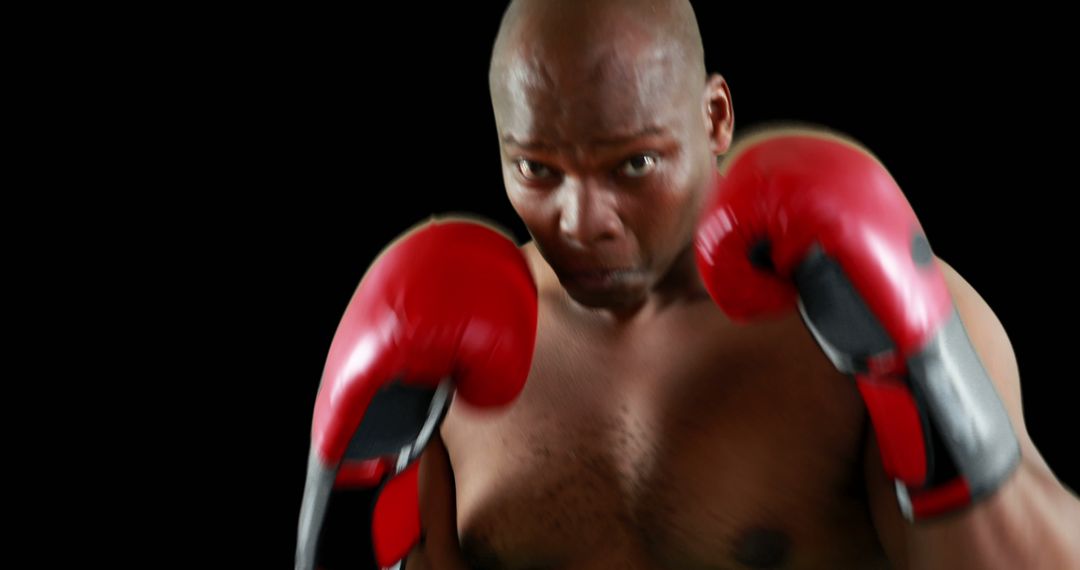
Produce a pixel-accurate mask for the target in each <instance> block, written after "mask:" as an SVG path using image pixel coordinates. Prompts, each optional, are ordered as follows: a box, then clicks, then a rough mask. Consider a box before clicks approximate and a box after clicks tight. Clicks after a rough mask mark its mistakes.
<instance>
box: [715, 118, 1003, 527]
mask: <svg viewBox="0 0 1080 570" xmlns="http://www.w3.org/2000/svg"><path fill="white" fill-rule="evenodd" d="M728 161H729V164H727V165H725V169H726V173H725V174H724V175H723V176H721V175H717V177H716V179H715V180H716V184H715V186H714V188H713V190H714V193H713V194H712V195H711V196H710V198H709V200H708V202H707V205H706V208H705V210H704V212H703V213H702V217H701V219H700V221H699V225H698V231H697V237H696V241H695V250H696V254H697V264H698V270H699V271H700V273H701V276H702V279H703V280H704V282H705V285H706V287H707V289H708V290H709V294H710V296H711V297H712V298H713V300H714V301H715V302H716V303H717V304H718V305H719V306H720V308H721V309H722V310H723V311H724V312H725V313H726V314H728V315H729V316H730V317H731V318H732V319H734V320H738V321H747V320H749V319H752V318H754V317H757V316H761V315H768V314H772V313H778V312H781V311H786V310H790V309H791V308H792V307H793V306H797V307H798V309H799V311H800V315H801V316H802V318H803V321H804V322H805V323H806V325H807V327H808V328H809V329H810V331H811V332H812V333H813V335H814V337H815V339H816V340H817V342H818V344H819V345H820V346H821V347H822V349H823V350H824V352H825V353H826V355H828V357H829V358H830V360H831V361H832V362H833V364H835V365H836V367H837V368H838V369H839V370H841V371H843V372H845V373H849V374H852V375H854V377H855V380H856V385H857V386H858V388H859V391H860V393H861V394H862V396H863V400H864V402H865V403H866V407H867V411H868V412H869V414H870V419H871V421H872V423H873V426H874V430H875V434H876V437H877V440H878V444H879V446H880V449H881V454H882V460H883V464H884V467H885V471H886V473H887V474H888V475H889V476H891V477H893V478H894V479H895V480H896V481H897V495H898V500H899V502H900V506H901V510H902V511H903V512H904V515H905V516H906V517H907V518H908V520H915V519H921V518H925V517H930V516H934V515H938V514H943V513H947V512H952V511H955V510H957V509H959V508H962V507H963V506H965V505H968V504H971V503H972V502H974V501H976V500H978V499H980V498H982V497H985V496H987V495H989V494H991V493H992V492H993V491H994V490H996V489H997V488H998V487H999V486H1000V485H1001V484H1002V483H1003V482H1004V481H1005V480H1006V479H1007V478H1008V477H1009V475H1010V474H1011V473H1012V472H1013V471H1014V469H1015V468H1016V466H1017V465H1018V464H1019V458H1020V446H1019V442H1018V440H1017V438H1016V435H1015V433H1014V432H1013V429H1012V425H1011V423H1010V421H1009V417H1008V414H1007V412H1006V411H1005V407H1004V405H1003V404H1002V403H1001V400H1000V399H999V397H998V395H997V393H996V392H995V390H994V387H993V384H992V382H991V380H990V378H989V376H988V375H987V373H986V370H985V369H984V367H983V365H982V363H981V362H980V360H979V358H978V355H977V354H976V352H975V349H974V348H973V347H972V345H971V342H970V340H969V339H968V337H967V333H966V331H965V330H964V327H963V324H962V323H961V321H960V318H959V316H958V314H957V312H956V309H955V307H954V305H953V302H952V299H951V297H950V295H949V292H948V289H947V286H946V284H945V280H944V277H943V276H942V274H941V271H940V269H939V267H938V265H937V264H936V263H935V262H934V256H933V254H932V252H931V250H930V245H929V242H928V241H927V239H926V236H925V234H924V232H923V229H922V226H921V225H920V224H919V221H918V219H917V218H916V217H915V213H914V212H913V211H912V209H911V206H910V204H908V202H907V200H906V198H905V197H904V195H903V193H902V192H901V190H900V188H899V187H898V186H897V184H896V182H895V181H894V180H893V178H892V176H891V175H889V173H888V171H886V169H885V168H884V167H883V166H882V165H881V164H880V163H879V162H878V161H877V160H876V159H875V158H874V157H873V156H871V155H870V154H869V153H868V152H866V151H865V150H862V149H860V148H857V146H856V145H855V144H853V143H848V142H845V141H842V140H840V139H838V138H836V137H832V136H829V135H826V134H824V133H811V132H802V133H800V132H779V133H775V132H774V133H769V134H766V135H764V136H761V135H759V136H758V137H755V138H754V139H752V140H751V141H750V142H748V143H746V145H745V146H744V147H743V148H741V149H739V150H738V151H737V154H733V155H732V156H731V157H729V158H728Z"/></svg>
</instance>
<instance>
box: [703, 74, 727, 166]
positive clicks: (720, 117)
mask: <svg viewBox="0 0 1080 570" xmlns="http://www.w3.org/2000/svg"><path fill="white" fill-rule="evenodd" d="M704 112H705V121H706V128H707V129H708V131H707V132H708V135H709V146H710V149H711V150H712V153H713V154H714V155H721V154H724V153H726V152H727V151H728V149H729V148H731V139H732V136H733V135H734V132H735V111H734V109H733V108H732V106H731V90H730V89H729V88H728V84H727V81H725V80H724V78H723V77H722V76H721V75H720V74H719V73H713V74H711V75H709V78H708V80H707V81H706V82H705V97H704Z"/></svg>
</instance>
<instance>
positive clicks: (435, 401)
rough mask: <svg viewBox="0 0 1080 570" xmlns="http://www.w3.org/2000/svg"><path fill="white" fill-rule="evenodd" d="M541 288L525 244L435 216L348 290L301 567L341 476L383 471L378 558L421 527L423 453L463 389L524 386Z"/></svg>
mask: <svg viewBox="0 0 1080 570" xmlns="http://www.w3.org/2000/svg"><path fill="white" fill-rule="evenodd" d="M536 324H537V291H536V284H535V283H534V281H533V278H532V274H531V273H530V270H529V266H528V263H527V262H526V260H525V257H524V256H523V255H522V254H521V252H520V251H518V248H517V246H516V245H515V244H514V243H513V242H512V241H511V240H510V239H508V238H507V237H506V236H504V235H502V234H501V233H499V232H497V231H495V230H493V229H492V228H490V227H487V226H485V225H482V224H480V223H477V222H472V221H468V220H446V221H437V220H432V221H430V222H429V223H426V224H423V225H421V226H420V227H418V228H414V229H413V230H412V231H410V232H408V233H406V234H405V235H404V236H402V237H401V238H399V239H398V240H396V241H395V242H394V243H393V244H392V245H391V246H390V247H388V248H387V249H386V250H385V251H383V252H382V254H380V256H379V257H378V258H377V259H376V260H375V262H374V263H373V264H372V266H371V267H370V268H369V270H368V272H367V273H366V274H365V276H364V278H363V279H362V280H361V282H360V286H359V287H358V288H357V290H356V293H355V294H354V295H353V298H352V300H351V301H350V302H349V305H348V308H347V309H346V310H345V315H344V316H343V317H342V319H341V323H340V324H339V325H338V330H337V332H336V333H335V335H334V340H333V342H332V344H331V346H330V353H329V355H328V357H327V360H326V367H325V369H324V370H323V376H322V383H321V384H320V386H319V395H318V398H317V400H316V403H315V413H314V420H313V422H312V429H311V453H310V456H309V459H308V475H307V483H306V485H305V489H304V498H303V504H302V505H301V509H300V524H299V530H298V533H297V546H296V568H297V569H305V570H313V569H314V566H315V554H316V547H317V544H318V535H319V531H320V528H321V526H322V521H323V518H324V516H325V511H326V506H327V503H328V501H329V498H330V491H331V488H332V487H335V486H337V487H341V486H345V485H349V486H369V487H370V486H374V485H378V484H380V483H383V484H384V485H383V488H382V489H381V490H380V492H379V495H378V499H377V503H376V505H375V508H374V512H373V520H372V534H373V539H374V547H375V556H376V559H377V562H378V563H379V565H380V566H383V567H388V566H390V565H392V564H394V563H396V562H399V561H400V560H402V559H403V558H404V557H405V556H407V555H408V552H409V550H410V549H411V548H412V547H413V545H414V544H416V542H417V540H418V539H419V535H420V518H419V517H420V511H419V504H418V501H419V499H418V487H417V469H418V465H419V462H418V461H417V460H418V459H419V457H420V455H421V453H422V452H423V449H424V447H425V446H426V445H427V443H428V441H429V440H430V437H431V436H432V435H433V434H434V432H435V430H436V429H438V425H439V423H440V422H441V421H442V418H443V417H444V415H445V413H446V410H447V408H448V407H449V403H450V399H451V396H452V393H453V391H454V390H456V393H457V394H460V395H461V397H463V398H465V400H466V401H467V402H469V403H470V404H473V405H476V406H485V407H488V406H502V405H506V404H509V403H510V402H512V401H513V400H514V399H515V398H516V397H517V395H518V394H519V393H520V392H521V389H522V387H523V386H524V384H525V379H526V378H527V377H528V374H529V368H530V365H531V362H532V354H533V347H534V343H535V340H536Z"/></svg>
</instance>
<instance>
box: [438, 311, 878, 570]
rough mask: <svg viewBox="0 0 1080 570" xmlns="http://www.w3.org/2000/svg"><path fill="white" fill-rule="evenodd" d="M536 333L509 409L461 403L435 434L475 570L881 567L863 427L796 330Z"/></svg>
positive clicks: (793, 325) (785, 325)
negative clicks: (865, 489)
mask: <svg viewBox="0 0 1080 570" xmlns="http://www.w3.org/2000/svg"><path fill="white" fill-rule="evenodd" d="M792 318H797V317H794V316H793V317H792ZM541 325H542V328H541V331H542V332H541V334H540V335H539V338H538V343H537V352H536V356H535V359H534V365H533V369H532V372H531V374H530V378H529V382H528V384H527V385H526V389H525V391H524V392H523V393H522V395H521V397H520V398H519V399H518V401H517V402H515V403H514V405H513V406H512V407H510V408H507V409H505V410H501V411H499V412H496V413H490V412H489V413H479V412H477V411H476V410H471V409H468V408H467V407H465V406H463V405H459V404H458V403H455V405H454V406H453V407H452V408H451V411H450V413H449V414H448V416H447V420H446V423H445V424H444V428H443V437H444V440H445V441H446V445H447V449H448V451H449V453H450V457H451V463H452V465H453V469H454V473H455V478H456V487H457V504H458V524H459V534H460V538H461V541H462V545H463V550H464V551H465V554H466V556H467V557H470V559H471V560H472V563H473V564H474V565H475V566H476V567H480V568H483V567H491V568H589V567H592V565H594V564H595V565H596V566H597V567H609V566H610V564H612V563H619V564H624V565H625V566H626V567H630V568H696V567H702V568H715V567H735V568H738V567H744V568H785V567H793V568H794V567H815V566H820V565H829V564H836V563H843V562H844V561H845V558H844V556H848V555H850V557H855V558H860V559H861V558H863V557H869V558H871V559H876V557H877V556H878V555H879V552H878V551H877V547H876V540H874V538H873V536H872V532H871V530H872V529H871V528H870V522H869V518H868V515H867V514H866V509H865V503H864V498H863V494H862V490H861V473H862V471H861V461H860V458H859V454H860V450H861V447H862V443H863V440H862V436H863V433H864V429H865V424H864V416H865V412H864V410H863V408H862V404H861V403H860V401H859V399H858V395H857V393H856V391H855V390H854V388H853V387H852V386H851V385H850V382H849V381H848V380H847V379H846V378H844V377H843V376H841V375H839V374H838V373H836V372H835V371H834V370H833V369H832V367H831V364H829V363H828V361H827V359H825V357H824V355H822V354H821V353H820V351H818V349H817V347H816V345H814V344H813V341H812V339H811V338H810V337H809V335H808V333H805V331H802V332H800V329H799V324H798V323H797V322H794V321H791V320H790V319H788V320H779V321H775V322H773V323H771V324H764V325H754V326H751V327H745V328H742V327H740V328H739V329H738V330H736V329H733V328H731V326H730V324H728V325H723V326H720V325H717V324H716V323H715V322H713V321H703V322H678V321H677V322H672V323H667V324H666V325H663V326H661V327H658V328H657V329H656V330H655V334H648V333H645V334H638V335H628V336H626V337H624V338H617V339H614V341H610V340H611V339H609V341H610V342H609V341H605V342H602V343H601V342H596V341H595V340H594V339H591V338H589V333H588V332H582V331H581V330H579V329H574V328H564V327H560V326H558V325H556V324H555V323H549V325H548V326H547V327H546V328H545V327H543V325H544V323H543V322H542V323H541ZM800 334H805V335H806V336H805V338H803V337H800V336H798V335H800ZM841 536H843V537H844V540H845V541H848V545H845V546H844V547H843V548H842V549H841V551H842V552H841V553H840V554H838V553H837V550H836V544H835V543H836V541H837V540H838V539H839V538H840V537H841ZM844 552H847V554H844ZM837 556H840V558H837ZM850 561H851V559H850V558H849V559H847V562H850ZM849 565H850V564H849Z"/></svg>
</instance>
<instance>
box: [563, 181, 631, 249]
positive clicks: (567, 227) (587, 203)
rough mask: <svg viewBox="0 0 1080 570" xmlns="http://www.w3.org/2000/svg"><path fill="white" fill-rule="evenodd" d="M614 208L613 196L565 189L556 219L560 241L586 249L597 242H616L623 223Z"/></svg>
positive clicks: (586, 187) (585, 188)
mask: <svg viewBox="0 0 1080 570" xmlns="http://www.w3.org/2000/svg"><path fill="white" fill-rule="evenodd" d="M616 206H617V204H616V197H615V195H614V194H613V193H612V192H609V191H606V190H604V189H603V188H600V187H598V186H594V185H589V184H579V185H577V186H575V187H572V188H568V189H567V192H566V197H565V198H564V202H563V206H562V211H561V216H560V219H559V231H560V232H561V234H562V236H563V239H565V240H566V241H567V242H568V243H569V244H571V245H572V246H574V247H577V248H581V249H587V248H589V247H591V246H593V245H594V244H596V243H597V242H601V241H605V240H612V239H616V238H618V237H619V235H620V234H621V233H622V220H621V219H620V218H619V213H618V210H617V207H616Z"/></svg>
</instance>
